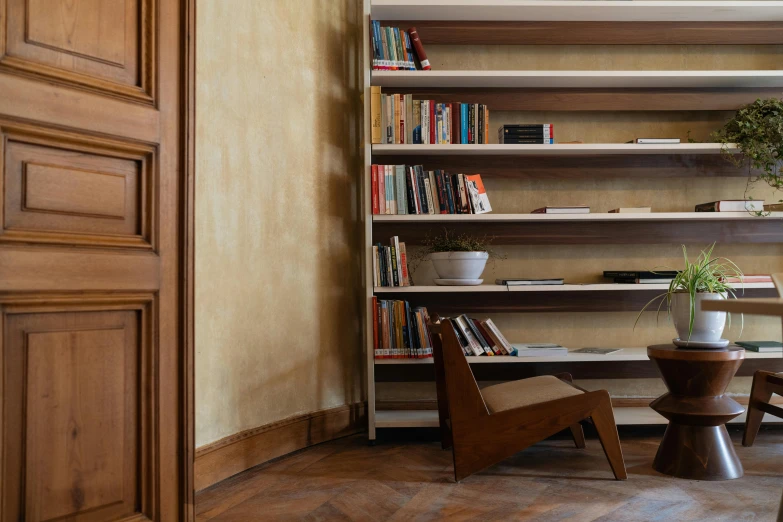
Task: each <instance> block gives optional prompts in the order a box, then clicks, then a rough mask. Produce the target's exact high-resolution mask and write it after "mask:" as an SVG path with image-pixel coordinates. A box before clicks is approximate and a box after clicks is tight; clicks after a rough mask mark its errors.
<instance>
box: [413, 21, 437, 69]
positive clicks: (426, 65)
mask: <svg viewBox="0 0 783 522" xmlns="http://www.w3.org/2000/svg"><path fill="white" fill-rule="evenodd" d="M408 36H410V39H411V44H413V52H414V53H416V57H417V58H418V59H419V62H420V63H421V68H422V70H424V71H429V70H430V69H431V68H432V67H430V61H429V60H428V59H427V53H425V52H424V46H423V45H422V44H421V38H419V32H418V31H417V30H416V28H415V27H411V28H410V29H408Z"/></svg>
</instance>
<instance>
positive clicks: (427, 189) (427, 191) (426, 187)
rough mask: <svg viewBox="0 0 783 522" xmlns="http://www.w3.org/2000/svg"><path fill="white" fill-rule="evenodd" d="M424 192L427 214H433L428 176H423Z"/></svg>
mask: <svg viewBox="0 0 783 522" xmlns="http://www.w3.org/2000/svg"><path fill="white" fill-rule="evenodd" d="M424 194H425V195H426V196H427V214H434V213H435V212H433V207H434V204H435V203H434V202H433V201H432V188H431V186H430V178H428V177H427V178H424Z"/></svg>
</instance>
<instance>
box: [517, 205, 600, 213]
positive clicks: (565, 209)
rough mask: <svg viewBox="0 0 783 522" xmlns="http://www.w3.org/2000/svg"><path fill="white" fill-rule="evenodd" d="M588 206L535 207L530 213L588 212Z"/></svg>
mask: <svg viewBox="0 0 783 522" xmlns="http://www.w3.org/2000/svg"><path fill="white" fill-rule="evenodd" d="M589 213H590V207H585V206H574V207H541V208H537V209H535V210H534V211H533V212H531V214H589Z"/></svg>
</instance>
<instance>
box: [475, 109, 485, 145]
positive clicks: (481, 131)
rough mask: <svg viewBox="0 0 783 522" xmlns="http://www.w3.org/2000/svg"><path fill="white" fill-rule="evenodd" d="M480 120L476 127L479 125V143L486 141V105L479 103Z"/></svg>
mask: <svg viewBox="0 0 783 522" xmlns="http://www.w3.org/2000/svg"><path fill="white" fill-rule="evenodd" d="M478 115H479V117H478V121H477V122H476V127H478V132H477V135H478V143H484V106H483V105H479V106H478Z"/></svg>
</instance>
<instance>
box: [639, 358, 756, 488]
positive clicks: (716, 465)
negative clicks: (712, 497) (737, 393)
mask: <svg viewBox="0 0 783 522" xmlns="http://www.w3.org/2000/svg"><path fill="white" fill-rule="evenodd" d="M647 356H648V357H649V358H650V359H651V360H652V361H653V362H654V363H655V365H656V366H657V367H658V370H659V371H660V372H661V376H662V377H663V381H664V382H665V383H666V387H667V388H668V390H669V391H668V393H665V394H663V395H661V396H660V397H658V398H657V399H655V400H654V401H653V402H652V403H650V407H651V408H652V409H654V410H655V411H657V412H658V413H660V414H661V415H662V416H664V417H665V418H667V419H668V420H669V425H668V426H667V427H666V433H665V434H664V436H663V440H662V441H661V445H660V446H659V447H658V453H657V454H656V455H655V461H654V462H653V468H654V469H655V470H657V471H660V472H661V473H665V474H666V475H672V476H675V477H680V478H687V479H696V480H728V479H735V478H740V477H741V476H742V475H743V469H742V463H741V462H740V461H739V458H737V454H736V453H735V452H734V446H733V445H732V443H731V439H730V438H729V433H728V431H726V426H725V424H726V423H727V422H728V421H730V420H731V419H733V418H734V417H736V416H737V415H739V414H741V413H742V412H744V411H745V409H744V408H743V407H742V406H741V405H740V404H739V403H738V402H737V401H735V400H734V399H732V398H730V397H728V396H726V395H724V394H723V393H724V392H725V391H726V387H727V386H728V385H729V382H730V381H731V378H732V377H734V374H735V373H736V372H737V369H738V368H739V367H740V365H741V364H742V360H743V359H744V358H745V350H744V349H743V348H740V347H739V346H735V345H730V346H728V347H726V348H721V349H716V350H689V349H684V348H677V347H676V346H674V345H673V344H659V345H654V346H648V347H647Z"/></svg>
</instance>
